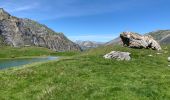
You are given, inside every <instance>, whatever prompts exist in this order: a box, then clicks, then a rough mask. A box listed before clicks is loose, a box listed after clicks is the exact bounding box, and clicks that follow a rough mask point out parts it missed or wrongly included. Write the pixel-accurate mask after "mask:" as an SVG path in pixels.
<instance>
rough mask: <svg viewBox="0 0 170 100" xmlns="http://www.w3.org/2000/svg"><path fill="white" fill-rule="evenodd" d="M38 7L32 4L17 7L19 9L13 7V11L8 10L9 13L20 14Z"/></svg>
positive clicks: (36, 4)
mask: <svg viewBox="0 0 170 100" xmlns="http://www.w3.org/2000/svg"><path fill="white" fill-rule="evenodd" d="M38 6H39V4H38V3H34V4H31V5H22V6H19V7H15V8H13V9H8V10H9V12H21V11H27V10H32V9H35V8H37V7H38Z"/></svg>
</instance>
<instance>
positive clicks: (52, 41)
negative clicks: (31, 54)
mask: <svg viewBox="0 0 170 100" xmlns="http://www.w3.org/2000/svg"><path fill="white" fill-rule="evenodd" d="M0 45H1V46H4V45H5V46H6V45H8V46H12V47H23V46H37V47H45V48H48V49H51V50H53V51H71V50H72V51H80V47H79V46H78V45H77V44H75V43H73V42H72V41H70V40H69V39H67V37H66V36H64V34H63V33H57V32H54V31H53V30H51V29H50V28H48V27H47V26H45V25H42V24H39V23H38V22H36V21H33V20H30V19H22V18H17V17H14V16H11V15H10V14H9V13H7V12H6V11H4V9H2V8H0Z"/></svg>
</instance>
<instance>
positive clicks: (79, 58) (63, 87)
mask: <svg viewBox="0 0 170 100" xmlns="http://www.w3.org/2000/svg"><path fill="white" fill-rule="evenodd" d="M11 50H12V51H11ZM113 50H118V51H126V52H130V53H131V57H132V60H131V61H116V60H106V59H104V58H103V55H104V54H106V53H109V52H111V51H113ZM14 52H15V53H14ZM157 53H158V51H153V50H150V49H141V50H140V49H131V48H126V47H121V46H107V47H99V48H96V49H90V50H88V51H84V52H82V53H75V52H66V53H57V52H53V51H50V50H48V49H42V48H41V49H40V48H36V49H35V48H21V49H11V48H10V49H9V48H4V49H1V50H0V58H8V57H23V56H24V57H25V56H42V55H55V56H65V57H64V58H62V59H60V60H57V61H51V62H47V63H42V64H41V63H40V64H35V65H34V64H33V65H28V66H27V67H23V68H10V69H5V70H0V100H170V67H169V66H168V65H170V63H169V62H167V57H168V56H170V46H169V47H165V46H164V47H163V51H160V52H159V53H161V54H157ZM148 55H152V56H148ZM67 56H68V57H67Z"/></svg>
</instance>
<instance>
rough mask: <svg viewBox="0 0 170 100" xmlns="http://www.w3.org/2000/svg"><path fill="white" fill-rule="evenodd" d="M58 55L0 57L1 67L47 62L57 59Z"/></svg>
mask: <svg viewBox="0 0 170 100" xmlns="http://www.w3.org/2000/svg"><path fill="white" fill-rule="evenodd" d="M57 58H58V57H53V56H48V57H40V58H18V59H0V69H5V68H10V67H14V66H22V65H26V64H31V63H35V62H46V61H50V60H56V59H57Z"/></svg>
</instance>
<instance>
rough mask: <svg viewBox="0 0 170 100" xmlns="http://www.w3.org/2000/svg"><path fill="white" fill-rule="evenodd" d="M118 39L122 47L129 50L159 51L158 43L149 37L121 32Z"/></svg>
mask: <svg viewBox="0 0 170 100" xmlns="http://www.w3.org/2000/svg"><path fill="white" fill-rule="evenodd" d="M120 38H121V40H122V42H123V45H124V46H128V47H131V48H151V49H153V50H158V51H159V50H161V49H162V48H161V46H160V45H159V43H158V42H157V41H156V40H154V39H153V37H152V36H150V35H143V36H142V35H139V34H137V33H132V32H123V33H122V34H120Z"/></svg>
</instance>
